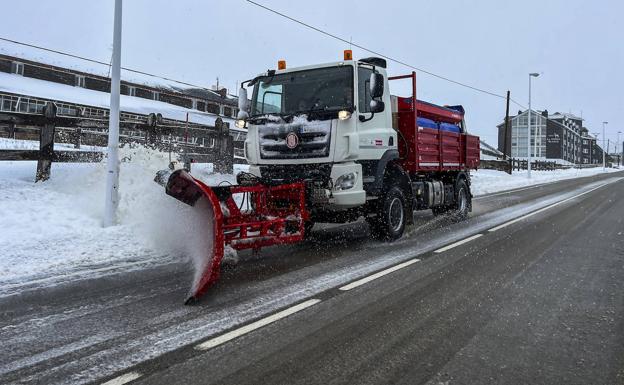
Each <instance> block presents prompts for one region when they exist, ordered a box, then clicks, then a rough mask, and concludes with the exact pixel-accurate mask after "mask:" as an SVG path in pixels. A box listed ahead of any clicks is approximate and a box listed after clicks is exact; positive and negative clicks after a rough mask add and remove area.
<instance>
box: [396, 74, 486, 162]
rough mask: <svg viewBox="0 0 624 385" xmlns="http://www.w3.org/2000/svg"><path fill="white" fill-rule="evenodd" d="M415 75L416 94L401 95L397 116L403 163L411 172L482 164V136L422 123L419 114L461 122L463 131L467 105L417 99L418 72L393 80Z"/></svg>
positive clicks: (427, 117) (414, 92)
mask: <svg viewBox="0 0 624 385" xmlns="http://www.w3.org/2000/svg"><path fill="white" fill-rule="evenodd" d="M409 78H411V79H412V96H411V97H409V98H401V97H398V98H397V109H398V111H396V112H395V114H396V116H395V118H394V121H395V124H396V126H397V127H396V128H397V129H398V131H399V133H400V134H401V136H402V137H403V138H404V139H405V140H403V139H401V138H399V141H398V142H399V143H398V145H399V154H400V156H401V159H403V161H402V166H403V168H404V169H405V170H406V171H408V172H409V173H410V174H413V173H422V172H432V171H458V170H464V169H466V168H468V169H476V168H477V167H478V166H479V160H480V148H479V137H478V136H474V135H468V134H466V133H464V132H452V131H445V130H443V129H440V128H437V129H436V128H429V127H422V126H421V127H419V125H418V124H417V118H425V119H429V120H431V121H434V122H435V123H437V124H439V123H447V124H451V125H457V126H458V127H460V128H458V131H463V126H464V125H463V120H464V113H463V109H461V108H459V109H452V108H447V107H441V106H437V105H435V104H431V103H427V102H423V101H420V100H417V99H416V74H415V73H414V72H412V74H411V75H404V76H395V77H391V78H389V80H395V79H409Z"/></svg>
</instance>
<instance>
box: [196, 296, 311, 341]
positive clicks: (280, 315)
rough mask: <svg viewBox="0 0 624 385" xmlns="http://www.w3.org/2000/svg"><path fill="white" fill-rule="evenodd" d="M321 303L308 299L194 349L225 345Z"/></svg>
mask: <svg viewBox="0 0 624 385" xmlns="http://www.w3.org/2000/svg"><path fill="white" fill-rule="evenodd" d="M319 302H321V300H320V299H309V300H307V301H305V302H302V303H300V304H298V305H295V306H292V307H289V308H288V309H285V310H282V311H280V312H278V313H275V314H272V315H270V316H268V317H265V318H262V319H260V320H258V321H256V322H252V323H250V324H249V325H245V326H243V327H240V328H238V329H236V330H232V331H231V332H228V333H225V334H223V335H220V336H219V337H215V338H212V339H210V340H208V341H206V342H202V343H201V344H199V345H196V346H195V349H197V350H208V349H212V348H214V347H215V346H219V345H221V344H223V343H226V342H228V341H231V340H233V339H235V338H238V337H240V336H242V335H244V334H247V333H250V332H252V331H254V330H256V329H259V328H261V327H263V326H266V325H268V324H270V323H273V322H275V321H278V320H280V319H282V318H286V317H288V316H289V315H292V314H295V313H297V312H300V311H301V310H303V309H306V308H309V307H310V306H313V305H316V304H317V303H319Z"/></svg>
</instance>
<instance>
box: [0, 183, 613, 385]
mask: <svg viewBox="0 0 624 385" xmlns="http://www.w3.org/2000/svg"><path fill="white" fill-rule="evenodd" d="M618 176H619V177H621V176H622V175H621V173H618V174H610V175H600V176H596V177H591V178H583V179H579V180H568V181H564V182H559V183H554V184H549V185H544V186H540V187H536V188H531V189H525V190H521V191H517V192H510V193H505V194H495V195H491V196H485V197H480V198H478V199H476V200H475V203H474V212H473V215H472V217H471V219H470V220H469V221H467V222H464V223H462V224H452V223H449V222H448V221H445V220H444V219H436V220H432V218H431V215H430V214H429V213H427V212H424V213H419V214H418V215H417V221H416V226H415V227H414V229H412V230H411V231H410V234H409V235H408V236H407V237H406V238H405V239H403V240H401V241H400V242H398V243H396V244H379V243H375V242H370V241H368V234H367V229H366V226H365V225H364V224H353V225H349V226H342V227H328V228H323V229H320V230H316V231H315V232H314V237H313V239H312V240H310V241H309V242H307V243H304V244H301V245H296V246H288V247H281V248H273V249H267V250H265V251H263V252H262V253H261V254H260V255H259V256H252V255H250V254H243V255H242V256H241V257H242V258H241V259H242V260H241V262H240V263H239V264H238V265H237V266H236V267H234V268H228V269H227V270H226V271H225V272H224V275H223V279H222V281H221V283H220V284H219V285H217V287H215V288H214V290H213V291H212V292H211V294H210V295H209V296H207V298H205V299H204V300H203V301H202V302H200V303H199V304H198V305H197V306H193V307H184V306H182V305H181V302H182V299H183V298H184V295H185V293H186V290H187V285H188V276H189V274H190V272H189V271H188V269H187V268H186V267H185V266H184V265H183V264H169V265H164V266H159V267H156V268H151V269H147V270H141V271H135V272H130V273H120V274H114V275H110V276H106V277H102V278H97V279H92V280H82V281H76V282H68V283H66V284H64V285H60V286H56V287H50V288H31V289H30V290H26V291H24V292H23V293H22V294H21V295H14V296H10V297H5V298H0V307H1V308H2V312H1V313H0V339H1V340H2V341H3V350H2V352H0V383H11V382H15V383H20V382H23V383H26V382H31V383H80V382H90V381H94V380H98V379H105V380H108V379H112V378H116V377H117V376H119V375H124V374H125V375H128V374H134V373H136V374H137V375H139V376H140V377H138V379H137V380H136V382H139V383H148V384H155V383H162V384H172V383H189V384H192V383H198V384H199V383H224V384H225V383H228V384H257V383H267V384H268V383H270V384H298V383H302V384H303V383H310V384H312V383H323V384H326V383H332V384H333V383H344V384H353V383H405V384H418V383H432V384H440V383H441V384H446V383H448V384H476V383H479V384H480V383H496V384H499V383H509V384H516V383H544V384H553V383H561V384H575V383H578V384H619V383H624V290H623V289H624V287H623V286H624V284H623V282H624V222H623V220H622V216H623V215H624V199H622V196H623V194H624V180H619V181H615V180H614V179H613V178H614V177H618ZM601 181H602V182H601ZM604 182H611V183H610V184H608V185H605V186H602V187H600V185H601V184H602V183H604ZM593 188H595V190H593V191H590V190H591V189H593ZM579 194H583V195H582V196H579ZM563 199H568V201H566V202H564V203H560V204H557V205H556V206H554V207H552V208H550V209H545V210H543V211H541V212H538V213H537V214H535V215H533V216H531V217H530V218H527V219H525V220H522V221H517V222H515V223H512V224H510V225H508V226H505V227H503V228H500V229H498V230H496V231H493V232H492V231H489V229H492V228H495V227H496V226H498V225H500V224H501V223H505V222H507V221H509V220H513V219H514V218H517V217H519V216H521V215H523V214H526V213H528V212H533V211H535V210H538V209H540V208H543V207H545V206H547V205H550V204H556V203H557V202H560V201H562V200H563ZM475 234H481V236H480V237H479V238H477V239H474V240H473V241H470V242H467V243H464V244H461V245H459V246H457V247H454V248H451V249H449V250H446V251H443V252H440V253H436V252H435V250H437V249H439V248H440V247H442V246H444V245H447V244H449V243H452V242H455V241H458V240H462V239H466V238H467V237H470V236H475ZM414 257H417V258H418V259H420V261H419V262H415V263H413V264H410V265H409V266H407V267H405V268H403V269H400V270H397V271H395V272H392V273H390V274H388V275H385V276H383V277H381V278H378V279H375V280H372V281H371V282H368V283H366V284H363V285H362V286H359V287H356V288H354V289H352V290H349V291H342V290H339V289H338V288H339V287H341V286H342V285H344V284H346V283H349V282H352V281H355V280H357V279H359V278H362V277H365V276H369V275H370V274H372V273H374V272H377V271H379V270H383V269H385V268H387V267H389V266H393V265H396V264H397V263H400V262H403V261H406V260H410V259H413V258H414ZM311 298H315V299H319V300H320V302H319V303H317V304H314V305H313V306H310V307H309V308H307V309H305V310H302V311H300V312H298V313H296V314H294V315H291V316H289V317H286V318H284V319H281V320H279V321H277V322H274V323H271V324H269V325H267V326H265V327H262V328H259V329H257V330H255V331H253V332H251V333H248V334H245V335H243V336H241V337H239V338H236V339H233V340H232V341H229V342H226V343H224V344H222V345H219V346H217V347H214V348H212V349H209V350H206V351H199V350H197V349H196V348H195V346H196V345H197V343H199V342H202V341H206V340H210V339H211V338H214V336H218V335H222V334H223V333H224V332H227V331H230V330H236V329H237V328H239V327H240V326H241V325H245V324H249V323H250V322H252V321H254V320H258V319H262V318H263V317H266V316H270V315H271V314H275V313H276V312H277V311H279V310H281V309H284V308H288V307H289V306H292V305H293V304H296V303H300V302H302V301H305V300H309V299H311ZM127 378H130V377H127Z"/></svg>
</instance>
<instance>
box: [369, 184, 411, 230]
mask: <svg viewBox="0 0 624 385" xmlns="http://www.w3.org/2000/svg"><path fill="white" fill-rule="evenodd" d="M405 221H406V213H405V196H404V195H403V191H402V190H401V188H399V187H398V186H392V187H391V188H390V189H389V190H388V191H387V192H386V193H385V194H384V195H383V196H382V197H380V202H379V207H378V209H377V216H375V217H369V218H367V222H368V224H369V226H370V229H371V235H372V236H373V237H375V238H377V239H381V240H385V241H394V240H395V239H398V238H401V236H402V235H403V232H404V231H405Z"/></svg>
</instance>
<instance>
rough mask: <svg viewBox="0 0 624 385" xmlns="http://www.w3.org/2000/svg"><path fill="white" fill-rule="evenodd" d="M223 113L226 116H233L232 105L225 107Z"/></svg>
mask: <svg viewBox="0 0 624 385" xmlns="http://www.w3.org/2000/svg"><path fill="white" fill-rule="evenodd" d="M223 115H225V116H232V108H230V107H223Z"/></svg>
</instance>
